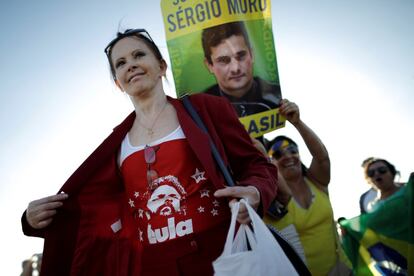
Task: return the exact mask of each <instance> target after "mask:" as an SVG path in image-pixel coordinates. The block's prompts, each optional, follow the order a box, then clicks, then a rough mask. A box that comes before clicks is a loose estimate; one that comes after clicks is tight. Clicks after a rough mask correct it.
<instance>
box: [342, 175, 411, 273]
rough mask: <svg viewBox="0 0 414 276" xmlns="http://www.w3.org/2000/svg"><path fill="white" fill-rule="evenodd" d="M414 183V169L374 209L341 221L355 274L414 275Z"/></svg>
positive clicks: (346, 250) (343, 238) (343, 243)
mask: <svg viewBox="0 0 414 276" xmlns="http://www.w3.org/2000/svg"><path fill="white" fill-rule="evenodd" d="M413 183H414V173H412V174H411V176H410V180H409V181H408V183H407V184H406V185H405V186H404V187H402V188H401V189H400V190H399V191H398V192H396V193H395V194H394V195H392V196H391V197H389V198H387V199H386V200H383V201H381V202H380V203H378V205H377V206H378V207H377V208H375V209H374V211H373V212H371V213H367V214H362V215H360V216H358V217H355V218H352V219H348V220H343V221H341V222H340V224H341V227H342V229H343V230H345V234H344V235H343V237H342V246H343V248H344V250H345V253H346V254H347V256H348V258H349V260H350V261H351V262H352V266H353V270H354V273H355V275H414V233H413V225H414V224H413V221H414V220H413V215H414V214H413V209H414V205H413V204H414V202H413V198H414V193H413V186H414V184H413Z"/></svg>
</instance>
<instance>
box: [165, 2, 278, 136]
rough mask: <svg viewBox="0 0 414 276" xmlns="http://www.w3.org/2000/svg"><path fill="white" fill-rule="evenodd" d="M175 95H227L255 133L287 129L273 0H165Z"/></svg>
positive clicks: (252, 133)
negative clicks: (281, 103) (276, 48)
mask: <svg viewBox="0 0 414 276" xmlns="http://www.w3.org/2000/svg"><path fill="white" fill-rule="evenodd" d="M161 8H162V13H163V17H164V24H165V31H166V38H167V46H168V51H169V54H170V59H171V67H172V71H173V76H174V82H175V87H176V91H177V96H178V97H181V96H183V95H184V94H192V93H200V92H204V93H208V94H212V95H216V96H223V97H226V98H227V99H229V101H230V102H231V103H232V105H233V107H234V108H235V110H236V112H237V114H238V116H239V118H240V121H241V122H242V123H243V125H244V126H245V128H246V130H247V131H248V132H249V134H250V135H251V136H253V137H259V136H262V135H263V134H265V133H268V132H270V131H273V130H275V129H277V128H280V127H284V125H285V119H284V118H283V117H282V116H281V115H280V114H279V112H278V107H279V105H280V100H281V98H282V93H281V89H280V84H279V76H278V70H277V61H276V52H275V47H274V40H273V32H272V22H271V13H270V11H271V8H270V0H261V1H246V0H245V1H242V0H216V1H214V0H213V1H204V2H203V1H197V0H162V1H161Z"/></svg>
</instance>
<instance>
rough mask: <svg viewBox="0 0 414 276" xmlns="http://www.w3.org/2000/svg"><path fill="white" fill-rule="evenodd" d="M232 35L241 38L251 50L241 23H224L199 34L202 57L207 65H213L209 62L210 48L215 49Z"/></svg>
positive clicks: (244, 28)
mask: <svg viewBox="0 0 414 276" xmlns="http://www.w3.org/2000/svg"><path fill="white" fill-rule="evenodd" d="M232 35H240V36H243V38H244V41H245V42H246V45H247V47H249V48H251V47H250V41H249V37H248V35H247V31H246V27H245V26H244V23H243V22H242V21H236V22H230V23H225V24H222V25H218V26H213V27H210V28H206V29H204V30H203V32H202V34H201V43H202V44H203V50H204V57H205V58H206V59H207V61H208V63H210V64H212V63H213V62H212V60H211V48H212V47H216V46H217V45H219V44H220V43H221V42H222V41H223V40H224V39H227V38H229V37H231V36H232Z"/></svg>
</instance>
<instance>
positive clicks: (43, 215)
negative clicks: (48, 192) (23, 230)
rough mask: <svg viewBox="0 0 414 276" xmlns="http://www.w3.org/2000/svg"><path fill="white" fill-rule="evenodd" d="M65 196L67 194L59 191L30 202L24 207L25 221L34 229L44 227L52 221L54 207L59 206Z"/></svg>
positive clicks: (54, 212) (66, 196)
mask: <svg viewBox="0 0 414 276" xmlns="http://www.w3.org/2000/svg"><path fill="white" fill-rule="evenodd" d="M67 198H68V195H67V194H64V193H61V194H57V195H52V196H48V197H44V198H41V199H38V200H34V201H32V202H30V203H29V206H28V207H27V209H26V220H27V222H28V223H29V225H30V226H31V227H33V228H34V229H42V228H45V227H46V226H48V225H49V224H50V223H51V222H52V220H53V216H54V215H55V214H56V209H57V208H59V207H61V206H62V205H63V202H62V201H63V200H65V199H67Z"/></svg>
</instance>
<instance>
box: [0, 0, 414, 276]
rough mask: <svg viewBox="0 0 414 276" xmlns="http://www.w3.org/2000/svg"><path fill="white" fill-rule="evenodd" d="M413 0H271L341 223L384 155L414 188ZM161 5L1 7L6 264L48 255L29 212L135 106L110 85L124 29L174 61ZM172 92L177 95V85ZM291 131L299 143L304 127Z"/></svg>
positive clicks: (288, 73) (292, 86)
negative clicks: (23, 223)
mask: <svg viewBox="0 0 414 276" xmlns="http://www.w3.org/2000/svg"><path fill="white" fill-rule="evenodd" d="M413 14H414V2H413V1H411V0H362V1H361V0H346V1H345V0H336V1H328V0H325V1H323V0H314V1H305V0H302V1H299V0H298V1H272V16H273V28H274V36H275V40H276V51H277V57H278V67H279V76H280V79H281V86H282V93H283V96H284V97H286V98H288V99H289V100H291V101H295V102H297V103H298V105H299V107H300V108H301V114H302V118H303V120H304V121H305V122H306V123H307V124H308V125H309V126H310V127H311V128H313V129H314V130H315V131H316V132H317V133H318V135H319V136H320V137H321V139H322V140H323V141H324V142H325V145H326V146H327V148H328V150H329V153H330V156H331V162H332V182H331V187H330V193H331V199H332V202H333V206H334V211H335V216H336V217H338V216H346V217H350V216H354V215H357V214H358V197H359V195H360V194H361V193H362V192H363V191H365V190H366V189H367V188H368V186H367V185H366V184H365V182H364V179H363V175H362V171H361V168H360V163H361V161H362V160H363V159H364V158H366V157H368V156H379V157H384V158H386V159H388V160H389V161H391V162H392V163H394V164H395V165H396V167H397V169H399V170H400V171H401V175H402V177H401V181H405V180H407V178H408V175H409V173H410V172H411V171H413V167H412V165H411V164H412V160H411V159H412V158H410V157H412V156H414V150H413V147H412V144H411V143H412V141H413V140H414V132H413V126H412V125H413V124H412V122H413V119H414V109H413V108H412V105H413V103H414V101H413V100H414V93H413V92H414V91H413V87H414V67H413V64H414V51H413V50H412V49H414V31H413V30H412V26H414V17H413V16H412V15H413ZM162 24H163V23H162V15H161V10H160V5H159V1H144V0H135V1H127V0H123V1H96V0H95V1H78V0H76V1H44V0H39V1H19V0H17V1H8V2H5V1H3V2H1V3H0V29H1V34H2V38H1V43H0V60H1V61H2V62H1V66H0V73H1V74H0V76H1V82H0V93H1V94H0V126H1V129H2V135H1V138H0V150H1V151H0V152H1V153H2V155H1V157H0V175H1V176H0V204H1V206H0V212H1V216H2V218H3V222H2V230H1V231H2V232H1V233H2V235H1V236H2V239H4V240H2V242H1V244H2V245H4V246H3V248H18V251H17V252H13V251H12V252H6V251H5V250H3V252H2V253H0V254H2V255H1V259H2V260H3V264H4V265H3V267H2V269H3V270H5V271H6V272H7V273H5V274H7V275H17V273H19V272H20V262H21V261H22V260H23V259H24V258H27V257H30V256H31V254H32V253H35V252H39V251H41V248H42V242H41V240H39V239H34V238H27V237H24V236H23V234H22V233H21V231H20V215H21V212H22V211H23V210H24V209H25V208H26V206H27V204H28V202H29V201H30V200H32V199H36V198H40V197H43V196H45V195H49V194H53V193H55V192H56V191H57V190H58V189H59V188H60V186H61V184H62V183H63V182H64V181H65V179H66V178H67V177H69V176H70V174H71V173H72V172H73V171H74V170H75V169H76V168H77V167H78V166H79V165H80V163H81V162H82V161H83V160H84V159H85V158H86V157H87V156H88V155H89V154H90V153H91V152H92V150H93V149H94V148H95V147H96V146H97V145H98V144H99V143H100V142H101V141H102V140H103V139H104V138H105V137H106V136H107V135H108V134H109V133H110V131H111V129H112V127H113V126H115V125H116V124H117V123H118V122H120V121H121V120H122V118H123V117H124V116H125V115H126V114H128V113H129V112H130V111H131V110H132V105H131V104H130V103H129V100H128V99H127V97H125V96H124V95H123V94H122V93H120V92H119V91H118V90H117V89H116V88H115V86H114V85H113V84H112V82H111V77H110V75H109V69H108V66H107V64H106V59H105V55H104V53H103V48H104V47H105V45H106V43H107V42H108V41H109V40H110V39H112V38H113V36H114V35H115V33H116V31H117V30H118V25H121V26H122V27H123V28H128V27H133V28H134V27H145V28H146V29H148V31H149V32H150V33H151V35H152V37H153V38H154V40H155V41H156V42H157V44H158V45H159V46H160V47H161V50H162V51H163V53H164V55H165V57H166V58H167V59H168V53H167V50H166V42H165V38H164V27H163V25H162ZM168 77H169V80H170V83H171V86H170V87H167V88H166V90H168V93H169V94H170V95H174V93H173V92H172V91H173V79H172V76H171V73H170V75H169V76H168ZM278 134H284V135H288V136H291V137H292V138H294V139H295V140H296V141H298V142H299V146H300V150H301V155H302V158H303V160H304V162H305V163H306V164H308V163H309V161H310V158H309V154H308V153H307V151H306V148H305V146H304V145H303V143H302V142H301V139H300V137H299V136H298V135H297V133H296V131H295V130H294V129H293V128H292V127H291V126H287V127H286V128H285V129H282V130H278V131H276V132H274V133H271V134H269V135H268V137H269V138H271V137H273V136H275V135H278Z"/></svg>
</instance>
